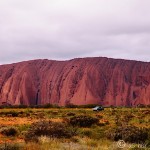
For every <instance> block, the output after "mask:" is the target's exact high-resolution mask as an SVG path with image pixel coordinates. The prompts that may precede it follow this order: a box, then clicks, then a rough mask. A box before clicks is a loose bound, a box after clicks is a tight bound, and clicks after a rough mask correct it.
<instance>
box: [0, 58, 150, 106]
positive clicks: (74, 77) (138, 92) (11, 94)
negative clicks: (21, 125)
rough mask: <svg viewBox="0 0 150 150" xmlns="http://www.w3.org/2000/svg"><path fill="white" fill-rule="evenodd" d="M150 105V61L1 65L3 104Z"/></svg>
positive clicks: (0, 99) (89, 60) (86, 60)
mask: <svg viewBox="0 0 150 150" xmlns="http://www.w3.org/2000/svg"><path fill="white" fill-rule="evenodd" d="M5 102H7V103H10V104H26V105H31V104H32V105H33V104H46V103H52V104H59V105H65V104H67V103H73V104H78V105H82V104H94V103H97V104H102V105H115V106H119V105H126V106H130V105H137V104H150V63H145V62H139V61H130V60H120V59H119V60H115V59H109V58H79V59H73V60H69V61H52V60H33V61H27V62H20V63H15V64H10V65H1V66H0V103H1V104H2V103H5Z"/></svg>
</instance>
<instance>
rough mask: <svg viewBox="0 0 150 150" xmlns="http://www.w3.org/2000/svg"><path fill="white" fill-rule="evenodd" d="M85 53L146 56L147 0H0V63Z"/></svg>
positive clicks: (149, 54) (149, 50) (149, 40)
mask: <svg viewBox="0 0 150 150" xmlns="http://www.w3.org/2000/svg"><path fill="white" fill-rule="evenodd" d="M87 56H93V57H94V56H96V57H97V56H106V57H113V58H124V59H134V60H142V61H150V0H0V64H5V63H12V62H18V61H22V60H30V59H38V58H46V59H58V60H59V59H60V60H62V59H63V60H64V59H72V58H76V57H87Z"/></svg>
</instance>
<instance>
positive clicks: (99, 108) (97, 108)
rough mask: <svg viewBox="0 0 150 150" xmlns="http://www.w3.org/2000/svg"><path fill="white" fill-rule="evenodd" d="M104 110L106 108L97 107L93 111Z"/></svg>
mask: <svg viewBox="0 0 150 150" xmlns="http://www.w3.org/2000/svg"><path fill="white" fill-rule="evenodd" d="M102 110H104V107H102V106H96V107H94V108H93V111H102Z"/></svg>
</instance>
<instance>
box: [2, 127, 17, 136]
mask: <svg viewBox="0 0 150 150" xmlns="http://www.w3.org/2000/svg"><path fill="white" fill-rule="evenodd" d="M0 133H1V134H2V135H5V136H16V135H17V134H18V129H16V128H15V127H3V128H1V129H0Z"/></svg>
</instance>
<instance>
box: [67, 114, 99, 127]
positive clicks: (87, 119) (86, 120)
mask: <svg viewBox="0 0 150 150" xmlns="http://www.w3.org/2000/svg"><path fill="white" fill-rule="evenodd" d="M98 122H99V119H98V118H95V117H91V116H85V115H81V116H74V117H72V118H70V119H69V123H70V124H71V125H73V126H79V127H90V126H92V125H93V124H97V123H98Z"/></svg>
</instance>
